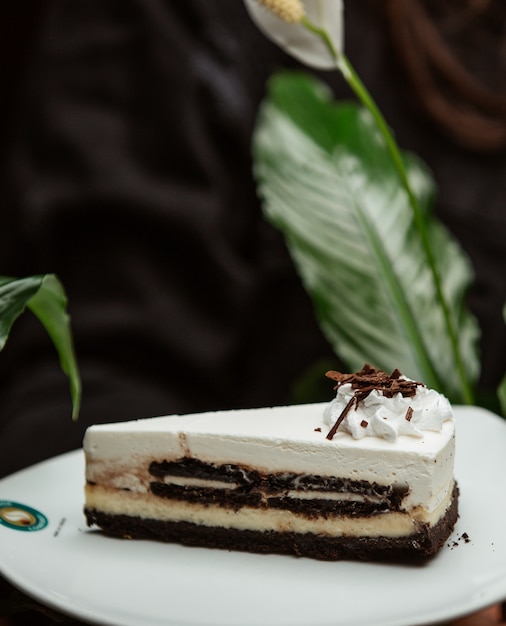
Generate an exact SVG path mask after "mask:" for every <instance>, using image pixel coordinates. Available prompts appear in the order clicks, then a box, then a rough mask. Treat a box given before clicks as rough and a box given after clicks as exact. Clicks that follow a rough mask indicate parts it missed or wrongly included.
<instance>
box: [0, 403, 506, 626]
mask: <svg viewBox="0 0 506 626" xmlns="http://www.w3.org/2000/svg"><path fill="white" fill-rule="evenodd" d="M455 413H456V418H457V459H456V468H455V473H456V477H457V480H458V482H459V485H460V491H461V499H460V519H459V521H458V523H457V526H456V528H455V531H454V533H453V535H452V537H451V538H450V539H449V540H448V542H447V544H446V545H445V546H444V547H443V549H442V550H441V551H440V552H439V553H438V554H437V555H436V557H434V558H433V559H432V560H430V561H429V562H427V563H425V564H424V565H418V566H416V565H412V566H410V565H394V564H385V563H353V562H331V563H329V562H320V561H314V560H311V559H297V558H293V557H287V556H276V555H272V556H271V555H267V556H266V555H255V554H245V553H239V552H226V551H220V550H206V549H202V548H187V547H183V546H179V545H170V544H162V543H155V542H149V541H125V540H120V539H111V538H108V537H105V536H104V535H102V534H101V533H100V532H97V531H91V530H89V529H87V527H86V523H85V520H84V517H83V514H82V508H83V486H84V461H83V453H82V451H81V450H78V451H76V452H72V453H69V454H65V455H62V456H59V457H56V458H54V459H51V460H49V461H46V462H44V463H40V464H38V465H36V466H33V467H31V468H28V469H26V470H23V471H21V472H18V473H16V474H13V475H12V476H9V477H7V478H4V479H3V480H0V553H1V554H2V559H1V562H0V569H1V572H2V574H3V575H4V576H5V577H6V578H7V579H8V580H10V581H11V582H12V583H13V584H14V585H16V586H17V587H19V588H20V589H21V590H23V591H24V592H25V593H27V594H29V595H31V596H33V597H34V598H35V599H37V600H39V601H41V602H42V603H45V604H47V605H49V606H51V607H53V608H55V609H57V610H59V611H62V612H65V613H68V614H70V615H73V616H75V617H77V618H79V619H82V620H85V621H89V622H92V623H94V622H96V623H100V624H102V625H111V626H139V624H143V626H162V625H163V626H181V625H184V626H260V625H261V626H308V625H311V626H338V625H346V626H365V625H367V626H405V625H406V624H409V625H410V626H416V625H418V624H427V623H433V622H438V621H444V620H447V619H450V618H454V617H457V616H460V615H463V614H466V613H470V612H473V611H477V610H479V609H481V608H484V607H486V606H488V605H490V604H493V603H494V602H498V601H501V600H502V599H503V598H506V558H505V556H506V533H505V532H504V524H505V519H506V506H505V495H504V493H505V492H504V489H503V480H504V476H506V454H505V452H506V422H505V421H503V420H502V419H501V418H498V417H497V416H496V415H493V414H492V413H490V412H488V411H485V410H483V409H479V408H475V407H457V408H456V410H455Z"/></svg>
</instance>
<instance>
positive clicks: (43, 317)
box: [0, 274, 81, 419]
mask: <svg viewBox="0 0 506 626" xmlns="http://www.w3.org/2000/svg"><path fill="white" fill-rule="evenodd" d="M26 307H28V308H29V309H30V310H31V311H32V312H33V313H34V314H35V315H36V316H37V318H38V319H39V321H40V322H41V323H42V325H43V326H44V328H45V329H46V331H47V332H48V334H49V336H50V338H51V340H52V342H53V344H54V346H55V348H56V350H57V352H58V355H59V358H60V365H61V368H62V370H63V371H64V372H65V374H66V375H67V376H68V378H69V383H70V394H71V398H72V417H73V418H74V419H77V417H78V414H79V408H80V403H81V379H80V375H79V369H78V365H77V360H76V357H75V353H74V346H73V341H72V332H71V328H70V317H69V315H68V314H67V297H66V295H65V291H64V289H63V286H62V285H61V283H60V281H59V280H58V278H57V277H56V276H55V275H54V274H46V275H41V276H29V277H27V278H19V279H14V278H6V277H0V350H2V348H3V347H4V346H5V342H6V341H7V338H8V336H9V333H10V330H11V327H12V325H13V323H14V322H15V320H16V319H17V318H18V317H19V315H21V313H23V311H24V310H25V308H26Z"/></svg>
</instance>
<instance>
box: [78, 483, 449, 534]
mask: <svg viewBox="0 0 506 626" xmlns="http://www.w3.org/2000/svg"><path fill="white" fill-rule="evenodd" d="M451 493H452V492H451V490H450V491H449V492H448V494H447V495H446V497H445V498H444V500H443V501H442V502H441V503H440V504H439V506H438V507H437V508H436V509H434V510H433V511H431V512H430V513H428V512H427V511H426V510H425V509H423V508H422V507H416V508H415V509H413V510H411V511H407V512H400V511H392V512H385V513H380V514H377V515H374V516H370V517H344V516H343V517H329V518H327V519H325V518H313V519H310V518H307V517H305V516H303V515H300V514H296V513H293V512H291V511H286V510H282V509H265V508H254V507H248V506H245V507H242V508H240V509H239V510H237V511H236V510H233V509H228V508H224V507H220V506H215V505H201V504H195V503H189V502H185V501H179V500H171V499H166V498H160V497H156V496H153V495H152V494H149V493H135V492H130V491H125V490H121V491H118V490H116V489H113V488H110V487H102V486H99V485H87V486H86V507H87V508H89V509H95V510H97V511H100V512H102V513H106V514H109V515H128V516H133V517H141V518H145V519H154V520H159V521H171V522H190V523H193V524H199V525H202V526H215V527H220V528H234V529H238V530H254V531H277V532H297V533H314V534H318V535H323V536H328V537H340V536H349V537H406V536H409V535H412V534H413V533H416V532H417V529H418V524H420V523H426V524H429V525H430V526H433V525H435V524H436V523H437V522H438V521H439V520H440V519H441V518H442V517H443V516H444V514H445V512H446V510H447V508H448V506H449V505H450V503H451V498H452V495H451Z"/></svg>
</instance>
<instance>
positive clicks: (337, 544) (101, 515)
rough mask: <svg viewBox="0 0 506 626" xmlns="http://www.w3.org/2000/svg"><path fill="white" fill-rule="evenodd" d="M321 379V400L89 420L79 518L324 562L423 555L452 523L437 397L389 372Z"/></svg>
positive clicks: (444, 417)
mask: <svg viewBox="0 0 506 626" xmlns="http://www.w3.org/2000/svg"><path fill="white" fill-rule="evenodd" d="M328 376H329V377H330V378H331V379H333V380H334V381H335V382H336V391H337V393H336V397H335V398H334V399H333V400H332V401H331V402H330V403H317V404H305V405H296V406H283V407H273V408H261V409H243V410H229V411H217V412H209V413H199V414H191V415H170V416H166V417H156V418H150V419H141V420H137V421H132V422H126V423H117V424H106V425H97V426H92V427H90V428H89V429H88V430H87V432H86V435H85V439H84V452H85V457H86V503H85V515H86V518H87V521H88V524H89V525H90V526H98V527H99V528H101V529H102V530H103V531H104V532H105V533H107V534H110V535H113V536H118V537H126V538H142V539H157V540H162V541H169V542H178V543H182V544H187V545H192V546H204V547H208V548H225V549H229V550H245V551H250V552H259V553H284V554H292V555H296V556H305V557H312V558H317V559H325V560H337V559H350V558H351V559H365V560H370V559H378V558H380V559H396V558H405V557H408V558H411V557H413V558H418V557H427V556H430V555H432V554H434V553H435V552H437V551H438V549H439V548H440V547H441V546H442V545H443V544H444V542H445V540H446V539H447V537H448V536H449V534H450V532H451V530H452V528H453V526H454V524H455V521H456V519H457V508H458V504H457V503H458V489H457V486H456V484H455V481H454V477H453V465H454V451H455V424H454V418H453V413H452V410H451V407H450V405H449V403H448V401H447V400H446V398H444V397H443V396H441V395H440V394H438V393H436V392H435V391H432V390H429V389H427V388H426V387H425V386H424V385H422V384H420V383H416V382H413V381H409V380H407V379H406V378H404V377H403V376H402V375H401V374H400V373H399V372H398V371H394V372H393V373H392V374H386V373H384V372H381V371H379V370H376V369H374V368H371V367H370V366H365V367H364V368H363V370H361V372H357V373H355V374H340V373H338V372H329V373H328Z"/></svg>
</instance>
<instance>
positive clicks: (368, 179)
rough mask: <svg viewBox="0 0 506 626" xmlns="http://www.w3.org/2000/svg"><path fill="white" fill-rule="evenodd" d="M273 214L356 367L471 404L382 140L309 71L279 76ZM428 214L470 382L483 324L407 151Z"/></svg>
mask: <svg viewBox="0 0 506 626" xmlns="http://www.w3.org/2000/svg"><path fill="white" fill-rule="evenodd" d="M253 157H254V166H255V175H256V178H257V181H258V186H259V192H260V195H261V197H262V199H263V203H264V209H265V213H266V216H267V217H268V219H269V220H271V221H272V223H273V224H275V225H276V226H277V227H278V228H279V229H280V230H281V231H282V233H283V234H284V236H285V239H286V243H287V246H288V249H289V251H290V253H291V255H292V258H293V260H294V263H295V265H296V267H297V270H298V272H299V274H300V276H301V279H302V281H303V284H304V286H305V288H306V289H307V291H308V293H309V294H310V296H311V298H312V300H313V303H314V306H315V311H316V314H317V316H318V319H319V323H320V326H321V328H322V330H323V332H324V333H325V334H326V336H327V338H328V339H329V341H330V343H331V345H332V346H333V348H334V350H335V352H336V354H337V356H338V357H339V358H340V359H341V360H342V361H344V362H345V363H346V365H347V366H348V367H349V368H350V369H352V370H355V369H359V368H360V367H362V365H363V364H364V362H366V361H368V362H370V363H372V364H374V365H376V366H377V367H381V368H383V369H385V370H391V369H394V368H395V367H398V368H399V369H401V371H403V372H404V373H405V374H406V375H407V376H410V377H411V378H414V379H416V380H422V381H424V382H425V383H426V384H427V385H429V386H431V387H434V388H436V389H438V390H440V391H441V392H443V393H446V395H448V397H449V398H450V399H452V400H453V401H459V402H460V401H463V399H464V398H465V395H466V394H465V393H464V390H463V388H462V382H461V379H460V377H459V375H458V373H457V367H456V364H455V362H454V356H453V351H452V346H451V338H450V337H449V336H448V332H447V326H446V324H445V320H444V313H443V311H442V309H441V307H440V306H439V303H438V299H437V293H436V289H435V286H434V282H433V276H432V272H431V269H430V267H429V266H428V264H427V257H426V255H425V254H424V251H423V247H422V244H421V240H420V234H419V232H418V230H417V226H416V223H415V221H414V219H413V212H412V210H411V207H410V204H409V200H408V197H407V194H406V191H405V189H404V188H403V186H402V185H401V183H400V180H399V177H398V173H397V171H396V170H395V167H394V165H393V163H392V161H391V158H390V156H389V154H388V151H387V148H386V146H385V143H384V139H383V137H382V135H381V134H380V133H379V132H378V130H377V127H376V125H375V123H374V121H373V119H372V117H371V116H370V114H369V113H368V111H366V110H365V109H364V108H363V107H362V106H359V105H357V104H354V103H341V104H336V103H335V102H334V101H333V100H332V97H331V95H330V94H329V91H328V89H327V88H326V87H324V86H323V85H322V84H321V83H319V82H317V81H315V80H314V79H312V78H310V77H308V76H306V75H301V74H293V73H284V74H280V75H278V76H277V77H275V78H274V79H272V80H271V82H270V84H269V93H268V97H267V98H266V100H265V101H264V103H263V105H262V107H261V110H260V115H259V118H258V122H257V127H256V131H255V135H254V142H253ZM404 159H405V164H406V169H407V172H408V177H409V182H410V184H411V187H412V189H413V190H414V192H415V194H416V196H417V197H418V200H419V203H420V205H421V207H422V209H423V211H424V215H423V217H424V219H425V220H426V228H427V230H428V231H429V234H430V238H431V242H432V244H433V248H434V252H435V257H436V262H437V264H438V266H439V268H440V272H441V275H442V280H443V289H444V292H445V294H446V295H447V298H448V300H449V302H450V309H451V310H450V314H451V316H452V319H453V321H454V324H455V326H456V328H458V342H459V349H460V351H461V354H462V355H463V356H464V358H465V363H466V366H467V368H468V371H467V373H468V377H469V380H471V381H473V382H475V381H476V379H477V375H478V370H479V361H478V355H477V349H476V343H477V337H478V327H477V325H476V322H475V320H474V318H473V317H472V316H471V315H470V314H469V312H468V311H467V310H466V308H465V302H464V300H465V293H466V290H467V287H468V285H469V283H470V281H471V279H472V271H471V267H470V264H469V262H468V260H467V258H466V257H465V256H464V254H463V253H462V251H461V249H460V248H459V246H458V245H457V243H456V241H455V240H454V239H453V238H452V237H451V236H450V235H449V233H448V232H447V231H446V229H445V228H444V227H443V226H442V225H441V224H440V223H439V222H438V221H437V220H436V219H435V217H434V216H433V215H431V213H430V206H431V202H432V199H433V197H434V193H435V188H434V183H433V180H432V177H431V175H430V173H429V171H428V170H427V168H426V167H425V166H424V165H423V164H422V163H421V162H420V161H418V160H417V159H416V158H415V157H413V156H412V155H407V154H405V155H404Z"/></svg>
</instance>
